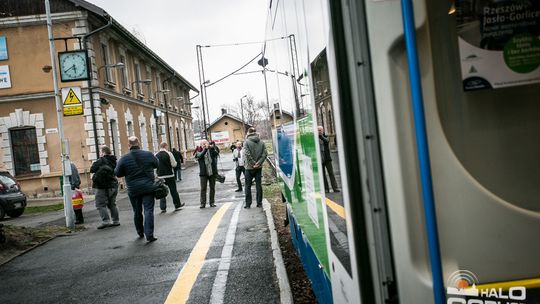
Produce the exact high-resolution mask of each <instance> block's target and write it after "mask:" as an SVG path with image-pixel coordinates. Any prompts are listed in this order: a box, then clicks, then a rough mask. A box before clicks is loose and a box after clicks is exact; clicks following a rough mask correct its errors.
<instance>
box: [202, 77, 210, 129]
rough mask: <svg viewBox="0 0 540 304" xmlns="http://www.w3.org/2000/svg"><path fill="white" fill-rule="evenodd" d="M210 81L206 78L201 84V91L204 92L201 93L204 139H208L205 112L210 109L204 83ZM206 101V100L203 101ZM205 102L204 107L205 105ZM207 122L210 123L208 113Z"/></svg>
mask: <svg viewBox="0 0 540 304" xmlns="http://www.w3.org/2000/svg"><path fill="white" fill-rule="evenodd" d="M209 83H210V80H206V81H205V82H203V83H202V84H201V91H203V92H204V94H201V103H202V112H203V113H202V114H203V123H204V124H203V125H204V139H208V128H207V126H206V114H207V112H210V109H208V99H207V98H206V85H207V84H209ZM201 93H202V92H201ZM205 101H206V102H205ZM205 103H206V107H205ZM208 123H210V114H208Z"/></svg>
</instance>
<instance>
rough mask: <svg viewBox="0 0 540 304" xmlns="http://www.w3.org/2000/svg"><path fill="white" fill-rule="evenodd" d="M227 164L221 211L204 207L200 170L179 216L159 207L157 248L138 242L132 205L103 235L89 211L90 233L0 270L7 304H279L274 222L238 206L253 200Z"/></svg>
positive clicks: (191, 178)
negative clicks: (272, 236)
mask: <svg viewBox="0 0 540 304" xmlns="http://www.w3.org/2000/svg"><path fill="white" fill-rule="evenodd" d="M222 161H223V162H222V166H223V169H224V172H225V173H226V176H227V180H226V182H225V183H224V184H217V185H216V202H217V208H208V207H207V208H206V209H199V191H198V190H199V177H198V166H192V167H190V168H188V169H186V170H185V171H183V172H182V178H183V180H182V181H181V182H179V183H178V184H177V185H178V189H179V193H180V199H181V200H182V202H185V203H186V206H185V207H184V208H182V210H181V211H178V212H171V211H172V209H173V208H172V200H171V199H170V197H169V199H168V210H169V212H167V213H164V214H161V213H160V210H159V203H156V206H155V236H156V237H157V238H158V240H157V241H156V242H153V243H147V242H146V241H145V240H143V239H139V238H137V234H136V232H135V229H134V226H133V223H132V211H131V206H130V204H129V201H128V200H127V198H122V199H120V200H119V202H118V205H119V208H120V221H121V226H119V227H111V228H107V229H104V230H97V229H95V227H96V226H97V225H98V224H99V221H100V220H99V218H98V217H97V212H95V210H94V209H95V208H94V206H91V205H87V206H85V221H86V226H87V227H88V229H87V230H86V231H83V232H80V233H77V234H74V235H71V236H66V237H60V238H56V239H54V240H52V241H50V242H48V243H47V244H45V245H43V246H41V247H38V248H36V249H34V250H32V251H31V252H29V253H27V254H25V255H22V256H20V257H18V258H16V259H14V260H13V261H11V262H9V263H7V264H5V265H3V266H1V267H0V303H4V304H7V303H130V304H133V303H164V302H165V301H166V300H167V299H168V298H169V301H168V303H181V302H184V301H172V300H171V299H178V298H175V297H177V296H179V295H180V297H181V295H182V294H183V295H185V296H186V297H188V300H187V303H210V301H211V298H212V303H220V302H222V303H279V288H278V283H277V278H276V274H275V271H274V262H273V258H272V250H271V243H270V234H269V231H268V225H267V221H266V217H265V214H264V212H263V211H262V210H261V208H251V209H244V208H241V207H239V208H237V206H238V205H241V204H243V198H244V195H243V194H239V193H237V192H234V190H235V189H236V182H235V179H234V170H233V165H234V164H233V162H232V156H231V155H230V154H226V155H223V156H222ZM253 195H254V194H253ZM254 197H255V196H254ZM219 210H221V211H219ZM220 213H222V214H223V217H222V218H219V215H220ZM235 213H236V215H235ZM216 219H217V221H216ZM58 221H59V224H62V223H63V219H59V220H58ZM212 223H214V224H215V227H214V228H215V233H212V229H211V228H212V227H211V226H212ZM234 228H236V229H234ZM205 229H206V230H205ZM205 242H206V243H207V245H208V246H207V249H208V251H207V252H205V250H204V243H205ZM201 244H202V245H201ZM225 244H227V246H224V245H225ZM231 246H232V247H231ZM188 258H189V261H188ZM197 258H200V261H199V262H197ZM218 268H219V269H218ZM197 269H199V271H197ZM218 270H219V271H218ZM218 273H219V275H218V276H216V274H218ZM216 277H217V279H216ZM190 279H191V280H193V282H192V284H190V283H189V281H190ZM175 282H176V284H175ZM173 285H174V286H173ZM190 285H192V286H190Z"/></svg>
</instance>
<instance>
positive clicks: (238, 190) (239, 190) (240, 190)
mask: <svg viewBox="0 0 540 304" xmlns="http://www.w3.org/2000/svg"><path fill="white" fill-rule="evenodd" d="M234 192H242V189H236V190H234Z"/></svg>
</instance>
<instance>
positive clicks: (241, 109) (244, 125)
mask: <svg viewBox="0 0 540 304" xmlns="http://www.w3.org/2000/svg"><path fill="white" fill-rule="evenodd" d="M244 98H247V95H244V96H242V97H240V116H241V117H242V138H246V123H245V121H244V102H243V101H242V99H244Z"/></svg>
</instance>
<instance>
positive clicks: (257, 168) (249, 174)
mask: <svg viewBox="0 0 540 304" xmlns="http://www.w3.org/2000/svg"><path fill="white" fill-rule="evenodd" d="M266 156H267V152H266V146H265V145H264V142H263V141H261V138H260V137H259V134H257V130H255V128H249V129H248V135H247V136H246V141H245V142H244V164H245V168H246V171H245V173H244V174H245V177H246V181H245V182H246V187H245V188H246V204H245V205H244V208H251V202H252V199H251V184H252V182H253V178H255V189H256V191H257V198H256V199H257V207H262V198H263V193H262V165H263V163H264V161H265V160H266Z"/></svg>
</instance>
